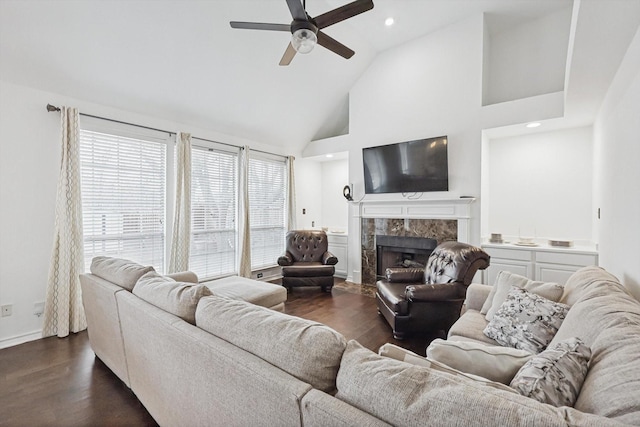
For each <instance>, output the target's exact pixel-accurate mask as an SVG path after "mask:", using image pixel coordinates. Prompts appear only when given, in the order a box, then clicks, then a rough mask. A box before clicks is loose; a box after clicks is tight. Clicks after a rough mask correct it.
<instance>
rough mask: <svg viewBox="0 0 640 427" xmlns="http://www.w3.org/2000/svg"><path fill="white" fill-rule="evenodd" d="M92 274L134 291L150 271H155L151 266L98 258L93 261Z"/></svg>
mask: <svg viewBox="0 0 640 427" xmlns="http://www.w3.org/2000/svg"><path fill="white" fill-rule="evenodd" d="M90 269H91V273H92V274H95V275H96V276H98V277H101V278H103V279H104V280H107V281H109V282H111V283H113V284H115V285H118V286H120V287H121V288H125V289H127V290H128V291H131V290H133V287H134V286H135V285H136V282H137V281H138V279H140V278H141V277H142V276H144V275H145V274H147V273H148V272H150V271H155V270H154V269H153V267H151V266H147V267H145V266H143V265H140V264H138V263H135V262H133V261H129V260H127V259H122V258H111V257H106V256H97V257H95V258H93V260H91V268H90Z"/></svg>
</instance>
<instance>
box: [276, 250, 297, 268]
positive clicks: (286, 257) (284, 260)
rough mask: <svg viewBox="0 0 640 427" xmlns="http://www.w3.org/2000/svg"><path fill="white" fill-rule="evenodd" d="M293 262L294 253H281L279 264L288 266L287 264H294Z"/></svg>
mask: <svg viewBox="0 0 640 427" xmlns="http://www.w3.org/2000/svg"><path fill="white" fill-rule="evenodd" d="M292 264H293V255H291V252H289V251H287V252H285V253H284V254H282V255H280V257H279V258H278V265H280V266H283V267H285V266H287V265H292Z"/></svg>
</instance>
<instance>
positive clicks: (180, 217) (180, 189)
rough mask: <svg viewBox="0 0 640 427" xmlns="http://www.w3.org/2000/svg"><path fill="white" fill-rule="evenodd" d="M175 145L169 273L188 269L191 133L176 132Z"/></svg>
mask: <svg viewBox="0 0 640 427" xmlns="http://www.w3.org/2000/svg"><path fill="white" fill-rule="evenodd" d="M177 139H178V144H177V146H176V151H177V153H176V163H177V170H176V209H175V215H174V220H173V239H172V240H171V257H170V259H169V273H176V272H179V271H186V270H188V269H189V245H190V244H191V134H189V133H182V132H180V133H178V136H177Z"/></svg>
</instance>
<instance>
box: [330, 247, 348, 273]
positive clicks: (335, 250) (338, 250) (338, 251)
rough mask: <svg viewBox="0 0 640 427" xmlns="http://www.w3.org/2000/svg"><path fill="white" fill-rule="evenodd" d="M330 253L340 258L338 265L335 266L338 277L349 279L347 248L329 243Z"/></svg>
mask: <svg viewBox="0 0 640 427" xmlns="http://www.w3.org/2000/svg"><path fill="white" fill-rule="evenodd" d="M329 252H331V253H332V254H334V255H335V256H336V258H338V263H337V264H336V265H335V267H336V273H335V275H336V276H338V277H347V273H348V270H347V246H346V245H339V244H331V243H329Z"/></svg>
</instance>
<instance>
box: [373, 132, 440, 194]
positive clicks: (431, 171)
mask: <svg viewBox="0 0 640 427" xmlns="http://www.w3.org/2000/svg"><path fill="white" fill-rule="evenodd" d="M362 160H363V163H364V188H365V193H366V194H377V193H417V192H418V193H419V192H427V191H448V190H449V168H448V163H447V137H446V136H439V137H437V138H425V139H418V140H415V141H406V142H399V143H396V144H389V145H380V146H377V147H367V148H363V149H362Z"/></svg>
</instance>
